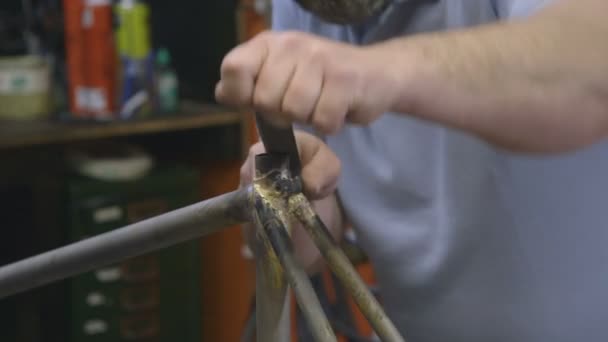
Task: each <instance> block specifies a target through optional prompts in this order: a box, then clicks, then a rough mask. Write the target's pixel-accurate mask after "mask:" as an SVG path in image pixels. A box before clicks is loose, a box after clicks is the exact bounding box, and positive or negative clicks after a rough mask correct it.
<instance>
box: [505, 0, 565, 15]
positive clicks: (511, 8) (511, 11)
mask: <svg viewBox="0 0 608 342" xmlns="http://www.w3.org/2000/svg"><path fill="white" fill-rule="evenodd" d="M493 1H494V7H495V8H496V12H497V14H498V17H499V18H501V19H512V18H522V17H526V16H529V15H531V14H533V13H534V12H536V11H538V10H539V9H541V8H543V7H544V6H546V5H548V4H550V3H552V2H553V1H555V0H493Z"/></svg>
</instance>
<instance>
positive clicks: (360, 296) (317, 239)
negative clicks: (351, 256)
mask: <svg viewBox="0 0 608 342" xmlns="http://www.w3.org/2000/svg"><path fill="white" fill-rule="evenodd" d="M289 208H290V210H291V212H292V213H293V214H295V216H296V217H297V218H298V220H300V222H301V223H302V225H303V226H304V228H305V229H306V231H307V232H308V234H309V235H310V237H311V238H312V240H313V241H314V243H315V245H316V246H317V248H319V251H320V252H321V254H322V255H323V257H324V258H325V260H326V262H327V264H328V265H329V267H330V269H331V270H332V271H333V273H334V274H335V275H336V276H337V277H338V279H340V281H341V282H342V284H343V285H344V286H345V287H346V288H347V289H348V291H349V292H350V294H351V296H352V297H353V299H354V301H355V303H356V304H357V306H358V307H359V309H360V310H361V313H363V315H364V316H365V318H367V320H368V321H369V323H370V325H371V326H372V327H373V328H374V331H375V332H376V334H378V336H379V337H380V339H381V340H382V341H385V342H404V341H405V339H404V338H403V337H402V336H401V334H400V333H399V331H398V330H397V328H396V327H395V326H394V325H393V323H392V322H391V320H390V319H389V318H388V316H387V315H386V313H385V312H384V310H383V309H382V306H381V305H380V303H378V301H377V300H376V298H375V297H374V295H373V294H372V293H371V291H370V290H369V289H368V287H367V285H366V284H365V283H364V282H363V280H362V279H361V277H360V276H359V273H357V271H356V270H355V267H354V266H353V265H352V264H351V263H350V261H349V260H348V257H347V256H346V254H344V252H343V251H342V249H341V248H340V247H339V245H338V244H337V243H336V242H335V240H334V239H333V237H332V236H331V234H330V233H329V231H328V230H327V227H325V224H324V223H323V221H322V220H321V218H320V217H319V215H317V213H316V212H315V211H314V210H313V208H312V205H311V204H310V202H309V201H308V199H306V197H305V196H304V195H303V194H296V195H294V196H291V197H290V199H289Z"/></svg>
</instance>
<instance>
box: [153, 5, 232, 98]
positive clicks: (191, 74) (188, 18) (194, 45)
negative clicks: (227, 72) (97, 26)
mask: <svg viewBox="0 0 608 342" xmlns="http://www.w3.org/2000/svg"><path fill="white" fill-rule="evenodd" d="M149 3H150V6H151V9H152V22H153V28H152V36H153V44H154V46H155V47H160V46H165V47H168V48H169V50H170V51H171V53H172V55H173V65H174V67H175V69H176V71H177V73H178V76H179V78H180V88H181V95H182V96H183V97H185V98H189V99H195V100H203V101H206V102H213V101H214V96H213V93H214V88H215V84H216V83H217V81H218V80H219V68H220V65H221V61H222V58H223V56H224V55H225V54H226V53H227V52H228V51H229V50H230V49H231V48H232V47H233V46H234V45H235V44H236V40H237V38H236V37H237V33H236V21H235V17H236V15H235V13H236V3H237V1H236V0H171V1H167V0H149Z"/></svg>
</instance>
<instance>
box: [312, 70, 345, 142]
mask: <svg viewBox="0 0 608 342" xmlns="http://www.w3.org/2000/svg"><path fill="white" fill-rule="evenodd" d="M348 82H349V80H348V79H347V78H342V77H326V79H325V80H324V82H323V89H322V90H321V96H320V98H319V101H318V103H317V106H316V108H315V110H314V112H313V115H312V118H311V124H312V125H313V126H314V127H315V128H316V129H317V130H319V131H320V132H321V133H323V134H327V135H329V134H335V133H337V132H338V130H340V129H341V128H342V126H344V120H345V118H346V114H347V113H348V111H349V108H350V105H351V102H352V98H351V95H350V94H349V93H348V92H345V91H344V89H348V87H349V85H348Z"/></svg>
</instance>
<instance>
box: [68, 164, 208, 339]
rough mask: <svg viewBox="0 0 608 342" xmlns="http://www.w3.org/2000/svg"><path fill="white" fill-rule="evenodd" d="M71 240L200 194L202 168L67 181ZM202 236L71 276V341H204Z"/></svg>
mask: <svg viewBox="0 0 608 342" xmlns="http://www.w3.org/2000/svg"><path fill="white" fill-rule="evenodd" d="M68 198H69V216H70V236H71V239H72V240H73V241H76V240H80V239H83V238H86V237H90V236H93V235H97V234H100V233H103V232H107V231H110V230H113V229H116V228H119V227H122V226H124V225H126V224H130V223H134V222H137V221H140V220H143V219H146V218H148V217H151V216H156V215H158V214H161V213H163V212H167V211H170V210H174V209H178V208H181V207H183V206H186V205H188V204H191V203H194V202H196V201H197V200H199V198H200V181H199V173H198V172H197V171H196V170H193V169H190V168H188V167H171V168H162V169H157V170H154V171H153V172H151V173H150V174H149V175H148V176H146V177H144V178H142V179H140V180H137V181H133V182H102V181H97V180H91V179H85V178H81V177H75V178H74V179H71V180H70V181H69V183H68ZM200 292H201V262H200V251H199V242H198V241H191V242H187V243H183V244H180V245H178V246H174V247H170V248H167V249H164V250H162V251H159V252H156V253H150V254H147V255H143V256H141V257H137V258H133V259H130V260H127V261H125V262H123V263H120V264H117V265H108V266H107V267H103V268H100V269H98V270H95V271H93V272H89V273H87V274H84V275H81V276H78V277H76V278H74V279H72V280H71V281H70V305H69V308H70V316H71V319H70V321H71V323H70V324H71V327H70V330H71V336H72V342H98V341H99V342H102V341H103V342H108V341H112V342H122V341H125V342H127V341H129V342H130V341H134V342H138V341H142V342H143V341H145V342H149V341H150V342H151V341H155V342H156V341H159V342H164V341H167V342H169V341H180V342H200V341H201V331H200V329H201V319H202V318H201V306H202V302H201V301H202V299H201V293H200Z"/></svg>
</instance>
